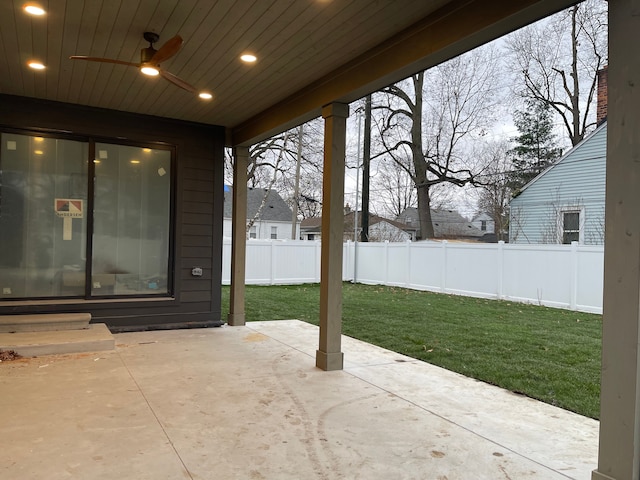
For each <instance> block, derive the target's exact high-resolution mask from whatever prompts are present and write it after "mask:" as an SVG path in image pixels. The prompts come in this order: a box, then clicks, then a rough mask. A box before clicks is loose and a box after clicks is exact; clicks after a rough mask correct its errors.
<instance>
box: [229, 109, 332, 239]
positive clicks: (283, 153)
mask: <svg viewBox="0 0 640 480" xmlns="http://www.w3.org/2000/svg"><path fill="white" fill-rule="evenodd" d="M321 127H322V125H321V122H319V121H317V120H316V121H311V122H309V123H307V124H306V125H305V129H304V132H305V134H304V135H303V137H302V151H303V155H302V162H301V175H300V191H299V194H298V197H297V198H294V197H295V196H294V190H295V189H294V184H295V171H296V168H295V163H296V157H297V150H298V142H299V141H300V139H299V136H298V134H297V129H295V130H290V131H287V132H284V133H282V134H280V135H277V136H275V137H272V138H269V139H267V140H265V141H263V142H260V143H258V144H255V145H253V146H251V148H250V149H249V166H248V170H247V183H248V186H249V187H250V188H260V189H264V191H265V194H264V196H263V198H262V202H261V204H260V206H259V208H258V211H257V212H256V214H255V215H254V217H253V218H250V219H248V222H247V231H249V230H250V229H251V227H252V226H253V225H254V223H255V222H256V221H257V219H258V218H260V214H261V213H262V210H263V209H264V206H265V204H266V202H267V199H268V195H269V192H270V191H271V189H276V190H277V191H278V192H279V193H280V194H281V196H282V197H283V198H285V199H286V201H287V202H288V203H290V204H291V205H293V202H297V204H298V212H299V215H300V216H301V217H302V218H307V217H309V216H318V215H320V212H321V207H322V202H321V201H320V200H319V199H320V198H321V197H322V193H321V192H322V145H323V141H322V128H321ZM232 179H233V156H232V154H231V152H230V151H229V150H227V151H226V153H225V182H226V183H228V184H231V183H232Z"/></svg>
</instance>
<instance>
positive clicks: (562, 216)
mask: <svg viewBox="0 0 640 480" xmlns="http://www.w3.org/2000/svg"><path fill="white" fill-rule="evenodd" d="M606 151H607V123H606V122H604V123H603V124H602V125H600V126H599V127H598V128H597V129H596V130H595V131H594V132H592V133H591V134H590V135H589V136H588V137H587V138H585V139H584V140H583V141H582V142H580V143H579V144H578V145H576V146H575V147H574V148H572V149H571V150H570V151H569V152H568V153H566V154H565V155H564V156H563V157H562V158H561V159H560V160H559V161H558V162H557V163H556V164H554V165H553V166H551V167H549V168H548V169H547V170H545V171H544V172H542V173H541V174H540V175H538V176H537V177H536V178H534V179H533V180H532V181H531V182H529V183H528V184H527V185H525V186H524V187H523V189H522V192H521V193H520V195H518V196H517V197H515V198H514V199H513V200H511V204H510V214H509V241H510V242H511V243H571V242H572V241H577V242H579V243H581V244H585V245H600V244H603V243H604V193H605V171H606V170H605V168H606V165H605V164H606Z"/></svg>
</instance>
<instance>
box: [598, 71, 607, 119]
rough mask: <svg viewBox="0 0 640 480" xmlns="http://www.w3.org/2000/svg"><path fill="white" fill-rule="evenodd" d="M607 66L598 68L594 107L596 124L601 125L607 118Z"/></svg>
mask: <svg viewBox="0 0 640 480" xmlns="http://www.w3.org/2000/svg"><path fill="white" fill-rule="evenodd" d="M608 71H609V66H608V65H607V66H605V67H604V68H602V69H601V70H598V73H597V76H598V106H597V109H596V125H598V126H600V125H602V122H604V121H605V120H606V119H607V93H608V88H607V83H608V82H607V79H608Z"/></svg>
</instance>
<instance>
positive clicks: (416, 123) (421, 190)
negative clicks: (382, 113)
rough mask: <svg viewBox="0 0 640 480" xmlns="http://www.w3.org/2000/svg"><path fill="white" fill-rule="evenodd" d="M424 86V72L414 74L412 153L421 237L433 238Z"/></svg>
mask: <svg viewBox="0 0 640 480" xmlns="http://www.w3.org/2000/svg"><path fill="white" fill-rule="evenodd" d="M423 86H424V72H421V73H418V74H417V75H414V76H413V88H414V89H415V95H416V101H415V104H414V105H413V111H412V112H411V113H412V114H413V118H412V124H411V155H412V156H413V169H414V173H415V184H416V190H417V193H418V220H419V222H420V238H421V239H422V240H424V239H427V238H433V237H434V236H435V235H434V232H433V222H432V221H431V197H430V195H429V187H430V186H431V185H430V184H429V182H428V178H427V162H426V160H425V158H424V153H423V151H422V88H423Z"/></svg>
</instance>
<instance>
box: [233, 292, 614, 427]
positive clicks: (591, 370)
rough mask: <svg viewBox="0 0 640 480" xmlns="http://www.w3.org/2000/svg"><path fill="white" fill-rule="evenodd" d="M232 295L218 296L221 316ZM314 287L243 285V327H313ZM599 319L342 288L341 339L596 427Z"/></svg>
mask: <svg viewBox="0 0 640 480" xmlns="http://www.w3.org/2000/svg"><path fill="white" fill-rule="evenodd" d="M228 298H229V288H228V287H223V312H227V311H228ZM319 298H320V287H319V285H296V286H276V287H258V286H247V292H246V313H247V321H256V320H282V319H299V320H304V321H306V322H309V323H313V324H315V325H317V324H318V317H319ZM601 325H602V322H601V316H600V315H593V314H587V313H578V312H571V311H568V310H559V309H553V308H546V307H539V306H533V305H524V304H520V303H511V302H504V301H496V300H483V299H478V298H470V297H461V296H455V295H443V294H438V293H431V292H419V291H415V290H407V289H403V288H394V287H384V286H377V285H376V286H367V285H352V284H350V283H345V284H344V289H343V332H344V334H345V335H349V336H351V337H354V338H358V339H360V340H363V341H365V342H369V343H372V344H375V345H379V346H381V347H384V348H387V349H389V350H393V351H396V352H398V353H402V354H405V355H408V356H411V357H414V358H417V359H420V360H423V361H425V362H429V363H432V364H434V365H439V366H441V367H444V368H446V369H448V370H452V371H454V372H459V373H462V374H464V375H467V376H469V377H474V378H477V379H479V380H483V381H485V382H488V383H492V384H495V385H499V386H501V387H503V388H506V389H509V390H511V391H514V392H518V393H522V394H524V395H528V396H530V397H532V398H536V399H539V400H542V401H544V402H547V403H550V404H553V405H557V406H559V407H562V408H565V409H567V410H572V411H574V412H577V413H580V414H583V415H586V416H589V417H592V418H598V415H599V404H600V399H599V395H600V351H601Z"/></svg>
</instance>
